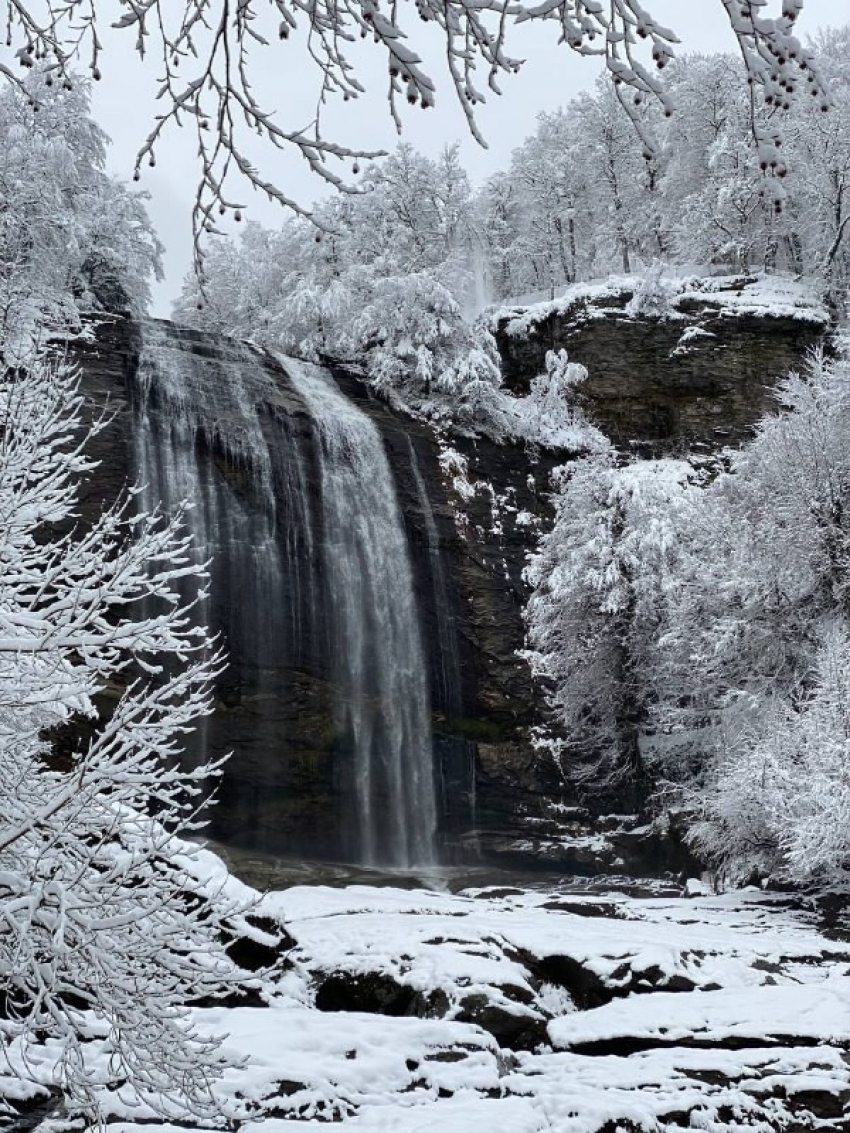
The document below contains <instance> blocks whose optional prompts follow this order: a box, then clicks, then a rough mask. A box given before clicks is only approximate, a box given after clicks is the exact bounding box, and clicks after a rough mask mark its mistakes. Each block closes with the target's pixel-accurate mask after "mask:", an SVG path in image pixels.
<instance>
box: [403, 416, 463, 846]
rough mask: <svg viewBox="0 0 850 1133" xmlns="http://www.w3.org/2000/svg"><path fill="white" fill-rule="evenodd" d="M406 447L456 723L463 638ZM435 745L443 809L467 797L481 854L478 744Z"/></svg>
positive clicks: (443, 689) (444, 706)
mask: <svg viewBox="0 0 850 1133" xmlns="http://www.w3.org/2000/svg"><path fill="white" fill-rule="evenodd" d="M407 446H408V452H409V454H410V470H411V473H412V475H413V484H414V487H415V489H416V498H417V502H418V504H419V512H420V514H421V516H422V521H423V524H424V528H425V539H426V543H427V547H428V565H429V571H428V574H429V577H430V580H431V588H432V592H433V608H434V612H435V615H436V629H437V640H436V642H435V643H434V646H435V647H434V650H433V652H434V660H435V664H434V676H433V678H432V680H433V683H434V693H435V695H434V700H435V702H436V703H435V707H438V708H439V709H441V710H442V711H443V712H444V713H445V715H446V716H447V717H448V719H449V720H450V721H451V720H452V719H453V718H457V717H460V716H462V715H463V682H462V680H461V671H460V656H459V652H458V638H457V631H456V627H455V619H454V615H453V612H452V602H451V597H450V593H451V592H450V587H449V582H448V578H447V575H446V570H445V567H444V565H443V554H442V550H441V543H440V535H439V532H438V530H437V522H436V520H435V519H434V510H433V508H432V507H431V499H430V497H429V495H428V489H427V487H426V484H425V479H424V477H423V475H422V469H421V468H420V465H419V457H418V456H417V455H416V446H415V445H414V443H413V439H412V437H411V436H410V435H409V434H408V437H407ZM436 746H437V747H438V748H439V750H440V772H441V775H440V793H441V797H442V801H443V810H444V811H448V810H450V809H451V808H450V807H449V805H448V802H449V798H450V797H451V798H452V799H453V800H456V799H457V797H458V796H461V797H465V798H466V800H467V808H466V809H467V818H468V823H469V828H468V831H466V833H465V841H466V845H465V847H464V849H466V850H470V849H471V850H473V851H474V852H476V853H477V852H478V851H479V846H478V832H477V826H478V816H477V813H476V810H477V803H476V790H475V782H476V753H477V749H476V745H475V744H474V743H470V742H469V741H468V740H464V739H462V738H460V737H457V736H452V737H447V736H438V737H437V745H436Z"/></svg>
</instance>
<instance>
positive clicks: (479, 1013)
mask: <svg viewBox="0 0 850 1133" xmlns="http://www.w3.org/2000/svg"><path fill="white" fill-rule="evenodd" d="M503 990H504V991H505V992H506V993H508V992H510V989H509V988H506V989H503ZM508 998H510V995H508ZM455 1018H456V1019H457V1020H458V1022H460V1023H473V1024H475V1025H476V1026H478V1027H481V1029H482V1030H484V1031H487V1032H488V1034H491V1035H492V1036H493V1038H494V1039H495V1040H496V1042H497V1043H498V1044H499V1046H500V1047H507V1049H508V1050H535V1049H536V1048H537V1047H538V1046H540V1045H541V1044H542V1043H546V1042H548V1039H549V1036H548V1032H547V1030H546V1020H545V1019H544V1018H543V1017H542V1016H540V1015H536V1014H535V1015H533V1014H530V1013H528V1012H522V1013H520V1012H513V1011H509V1010H508V1009H507V1008H506V1007H503V1006H500V1005H499V1004H495V1003H493V1002H491V1001H490V1000H489V999H488V998H487V997H486V996H485V995H468V996H465V997H464V998H463V999H462V1000H461V1002H460V1011H459V1012H457V1014H456V1015H455Z"/></svg>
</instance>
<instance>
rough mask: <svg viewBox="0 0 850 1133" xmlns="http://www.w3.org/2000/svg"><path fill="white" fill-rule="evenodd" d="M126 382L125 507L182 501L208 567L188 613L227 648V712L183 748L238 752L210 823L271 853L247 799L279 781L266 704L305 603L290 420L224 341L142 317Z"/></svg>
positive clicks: (199, 556) (305, 549)
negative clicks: (129, 396)
mask: <svg viewBox="0 0 850 1133" xmlns="http://www.w3.org/2000/svg"><path fill="white" fill-rule="evenodd" d="M136 384H137V389H136V400H137V407H138V413H139V417H140V421H139V424H138V426H137V428H136V429H135V432H134V443H135V460H136V467H137V475H138V477H139V481H140V483H141V485H142V490H141V492H140V493H139V496H138V497H137V498H138V504H139V506H140V508H141V509H142V510H145V511H150V510H153V509H154V508H157V507H161V508H162V509H164V510H165V511H166V512H173V511H174V510H175V509H176V508H177V507H178V506H179V505H180V504H181V503H182V502H183V501H186V500H188V501H189V502H190V504H191V507H190V509H189V511H188V512H187V514H186V524H187V527H188V529H189V531H190V532H191V534H192V537H193V554H194V555H195V557H196V561H197V562H199V563H209V564H210V565H209V570H210V587H209V596H208V598H207V599H206V600H205V601H204V602H203V603H201V604H199V605H197V606H196V607H195V609H194V615H193V616H195V617H196V618H197V619H198V621H199V623H203V624H204V625H206V626H208V627H209V628H210V629H211V630H212V631H213V632H214V633H215V634H217V635H220V636H221V638H222V639H223V642H224V645H225V648H226V651H227V655H228V668H227V671H226V673H225V674H224V676H223V677H222V679H221V681H220V682H219V685H218V688H217V695H218V697H219V699H220V700H221V699H222V698H223V701H224V703H225V706H226V707H228V708H229V709H230V710H231V711H230V715H229V716H228V717H227V718H225V719H224V720H223V719H222V718H221V716H220V715H219V717H217V718H215V719H210V718H208V717H207V718H204V719H203V720H202V721H200V722H199V724H198V727H197V729H196V732H195V733H194V735H193V736H191V737H189V738H188V740H187V744H186V748H187V752H186V754H187V757H188V758H190V759H191V758H196V759H198V760H200V759H204V758H207V757H209V756H211V755H212V756H219V755H223V754H225V753H226V752H228V751H230V750H233V749H234V748H237V747H238V748H239V749H241V750H238V751H237V753H236V755H235V756H234V757H233V759H232V761H231V768H229V769H228V771H226V772H225V776H224V778H223V780H222V782H221V785H220V787H219V789H218V791H217V793H218V795H219V805H218V806H217V807H216V808H214V809H213V811H212V812H211V818H212V831H213V833H214V834H215V835H216V836H221V837H224V838H225V839H227V838H229V837H233V836H234V835H235V836H236V837H237V838H239V837H244V835H243V834H242V833H241V830H242V829H244V830H246V831H248V830H250V831H251V840H252V841H253V842H254V843H255V844H256V845H258V848H269V849H271V848H272V847H273V846H274V845H275V841H276V836H275V831H274V829H257V827H258V826H259V825H260V824H259V823H258V816H257V800H258V796H259V797H262V796H263V794H266V795H268V796H269V797H272V796H274V795H275V794H278V793H279V792H281V791H282V790H284V789H285V787H286V775H285V773H284V771H283V769H282V768H279V767H276V766H275V763H274V757H273V754H272V752H271V750H269V749H271V748H272V746H273V745H274V744H275V743H276V733H277V732H278V731H279V727H280V724H279V720H278V719H277V718H276V715H275V711H276V710H275V708H274V706H275V705H276V704H278V703H279V702H280V701H281V698H282V697H286V696H287V695H288V689H287V688H286V687H285V682H284V681H282V678H281V675H280V674H281V673H285V672H288V671H289V670H291V669H294V668H297V667H298V666H301V665H303V664H304V663H305V659H306V657H307V654H308V653H309V649H310V647H311V637H312V634H311V627H312V621H313V618H314V616H315V614H314V611H315V606H316V581H315V578H314V571H313V570H312V559H313V539H314V536H313V528H312V520H311V515H310V510H309V507H308V506H307V490H306V471H305V467H304V464H305V459H306V454H305V452H304V444H303V442H302V441H301V440H300V439H299V437H298V436H297V435H296V434H295V433H294V432H293V425H292V418H291V417H290V416H289V415H288V414H287V413H286V412H283V411H281V412H276V413H273V412H272V409H273V407H274V406H275V405H276V403H278V402H279V401H280V397H279V394H278V391H277V389H276V385H275V382H274V381H273V379H272V377H271V376H270V375H269V374H268V373H267V372H266V370H265V369H264V368H263V366H262V365H261V364H260V362H259V360H258V358H257V356H256V354H255V353H253V352H252V351H250V350H249V349H248V348H246V347H244V346H241V345H239V344H237V343H229V342H227V341H226V340H223V339H219V338H212V337H211V336H206V335H203V334H200V333H198V332H191V331H187V330H183V329H180V328H176V327H173V326H171V325H170V324H168V323H160V322H156V321H153V320H151V321H148V322H146V323H144V324H143V326H142V350H141V354H140V358H139V364H138V368H137V372H136ZM261 410H262V412H261ZM192 589H193V588H192V586H191V584H187V597H188V596H189V595H190V594H191V593H192ZM220 712H221V709H219V713H220ZM264 757H265V758H264Z"/></svg>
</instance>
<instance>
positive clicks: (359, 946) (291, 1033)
mask: <svg viewBox="0 0 850 1133" xmlns="http://www.w3.org/2000/svg"><path fill="white" fill-rule="evenodd" d="M210 861H212V859H211V858H210ZM696 894H697V895H695V896H692V897H671V896H655V897H643V898H637V897H634V896H628V895H626V894H624V893H617V892H609V893H600V892H598V891H595V890H593V889H588V891H587V892H577V891H576V890H575V888H574V887H573V888H570V887H568V886H563V887H560V888H558V887H549V888H547V889H545V890H544V889H537V888H535V889H531V890H523V889H520V888H503V889H495V888H492V887H491V888H487V889H475V890H465V891H462V892H460V893H458V894H449V893H444V892H437V891H431V890H426V889H415V890H402V889H396V888H377V887H370V886H365V885H353V886H348V887H346V888H329V887H325V886H318V885H317V886H296V887H293V888H291V889H288V890H285V891H282V892H275V893H270V894H268V895H267V896H266V897H264V898H263V899H262V900H261V902H260V907H259V909H258V914H259V915H261V916H262V917H265V918H269V920H274V921H277V922H279V923H282V924H283V925H285V928H286V932H287V933H288V934H289V937H290V938H291V939H290V942H289V945H288V947H287V950H286V953H285V956H284V958H283V960H282V963H281V965H280V970H279V971H278V972H277V973H276V974H274V975H273V976H272V977H271V978H269V979H267V980H266V982H265V990H264V993H263V994H264V996H265V998H266V999H267V1000H268V1005H267V1006H265V1007H259V1006H257V1007H247V1006H243V1007H218V1008H211V1009H205V1010H199V1011H198V1012H197V1014H198V1016H199V1018H201V1019H202V1020H203V1024H204V1026H205V1027H208V1028H209V1029H210V1030H211V1031H213V1032H217V1033H224V1034H226V1035H227V1036H228V1037H227V1045H228V1048H229V1049H230V1050H231V1051H232V1053H233V1055H234V1060H235V1063H236V1064H237V1065H235V1066H234V1069H232V1070H231V1071H230V1072H229V1074H228V1076H227V1077H226V1079H225V1080H224V1081H223V1082H222V1083H221V1086H220V1090H221V1092H222V1095H223V1097H224V1098H225V1099H226V1104H227V1106H228V1109H229V1111H230V1113H231V1114H232V1119H233V1122H232V1124H231V1128H244V1129H252V1130H253V1129H256V1130H258V1131H261V1133H283V1131H284V1130H293V1131H295V1130H298V1131H301V1130H304V1131H306V1130H312V1129H325V1128H327V1123H328V1122H333V1123H335V1127H340V1126H341V1127H342V1128H345V1129H351V1130H352V1131H353V1133H354V1131H357V1133H378V1131H381V1133H426V1131H428V1133H429V1131H432V1130H434V1131H439V1133H542V1131H544V1130H545V1131H555V1133H617V1131H622V1133H628V1131H635V1130H647V1131H649V1130H669V1131H677V1130H682V1129H694V1128H698V1129H704V1130H711V1131H713V1133H723V1131H733V1130H743V1129H750V1130H752V1129H761V1130H770V1129H777V1130H779V1129H787V1130H802V1129H808V1128H817V1129H822V1130H841V1129H845V1128H847V1129H850V1118H848V1116H845V1107H846V1106H848V1105H849V1104H850V1053H848V1052H850V943H846V942H844V941H843V940H841V939H830V938H828V937H827V936H825V935H824V934H823V933H822V932H821V931H819V929H818V928H817V926H816V924H815V920H814V918H813V917H812V916H810V915H809V914H807V913H805V912H803V911H801V910H795V909H793V908H792V907H791V906H790V905H789V903H788V902H787V901H785V900H784V899H782V898H779V897H777V896H775V895H774V896H771V895H768V894H763V893H760V892H758V891H755V890H747V891H744V892H741V893H736V894H731V895H723V896H710V895H705V894H703V893H700V892H699V889H698V887H696ZM292 941H294V943H292ZM52 1053H53V1052H51V1051H50V1050H49V1049H45V1051H44V1066H45V1075H46V1074H47V1068H48V1066H49V1063H50V1058H51V1056H52ZM240 1062H241V1063H242V1064H241V1065H238V1063H240ZM0 1086H2V1083H0ZM6 1086H7V1096H9V1094H10V1092H11V1089H12V1083H11V1082H7V1083H6ZM109 1106H110V1109H111V1113H112V1115H113V1120H114V1124H112V1125H111V1126H110V1128H111V1129H114V1130H115V1131H116V1133H131V1131H133V1133H137V1131H138V1130H139V1129H140V1128H142V1124H143V1123H144V1122H145V1121H147V1124H146V1125H145V1127H146V1128H148V1129H150V1128H151V1127H153V1128H157V1129H162V1130H170V1129H171V1128H172V1127H169V1126H168V1125H166V1124H163V1123H162V1122H158V1121H155V1120H154V1121H153V1125H151V1119H152V1117H153V1115H151V1114H145V1112H144V1110H135V1111H133V1110H130V1109H127V1108H126V1107H125V1106H124V1105H123V1103H122V1100H121V1098H120V1095H114V1096H112V1097H111V1098H110V1101H109ZM848 1113H850V1111H848ZM20 1128H23V1126H21V1127H20ZM26 1128H38V1129H41V1130H42V1133H48V1130H50V1129H53V1130H55V1129H57V1128H59V1126H58V1125H57V1124H56V1123H54V1122H52V1121H42V1122H41V1124H40V1125H39V1124H37V1123H35V1124H33V1123H30V1124H29V1125H27V1126H26ZM173 1128H175V1129H176V1127H173Z"/></svg>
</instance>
